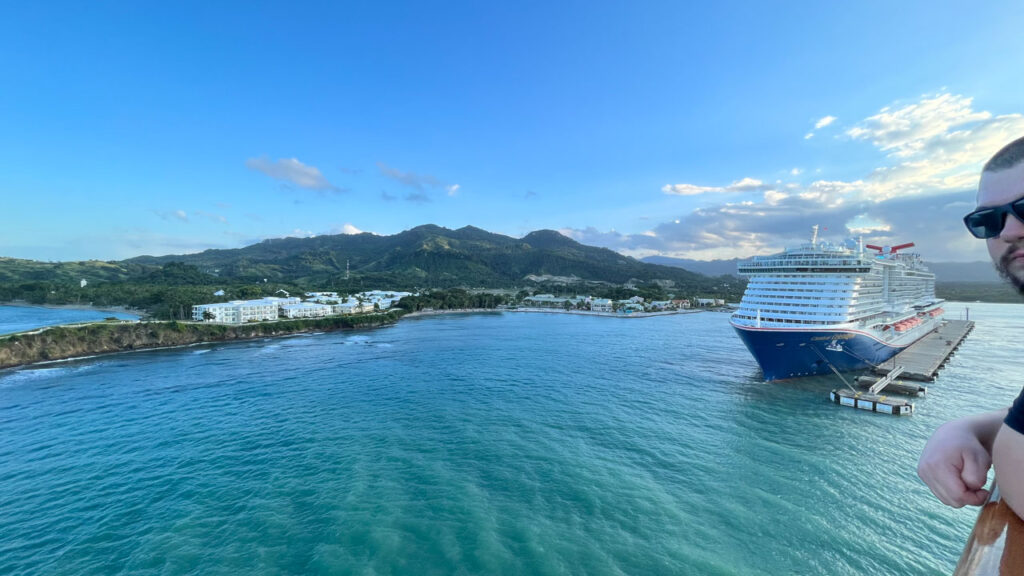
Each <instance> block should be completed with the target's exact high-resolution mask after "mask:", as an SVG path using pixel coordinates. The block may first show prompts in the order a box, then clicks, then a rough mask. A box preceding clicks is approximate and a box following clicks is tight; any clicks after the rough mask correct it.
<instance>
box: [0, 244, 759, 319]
mask: <svg viewBox="0 0 1024 576" xmlns="http://www.w3.org/2000/svg"><path fill="white" fill-rule="evenodd" d="M81 280H85V281H86V286H85V287H82V286H81V284H80V282H81ZM456 287H460V288H468V289H516V290H518V289H524V288H526V289H529V290H531V291H553V292H579V293H584V292H585V293H594V294H598V293H601V292H606V293H615V294H623V293H624V292H623V291H624V290H625V291H626V292H628V291H629V290H631V289H633V288H636V289H638V290H639V291H640V293H642V294H644V295H647V296H649V297H651V296H659V295H660V296H664V295H668V294H675V295H678V296H687V297H690V296H697V295H700V296H707V297H712V296H713V297H720V298H726V299H729V300H733V301H735V300H738V298H739V296H740V294H741V293H742V289H743V283H742V282H740V281H737V280H736V279H735V278H727V277H723V278H710V277H707V276H703V275H700V274H696V273H693V272H689V271H687V270H684V269H681V268H674V267H670V266H661V265H656V264H647V263H644V262H640V261H639V260H636V259H634V258H630V257H627V256H623V255H621V254H619V253H617V252H613V251H611V250H608V249H606V248H596V247H593V246H585V245H583V244H580V243H578V242H576V241H575V240H572V239H571V238H567V237H565V236H563V235H562V234H559V233H558V232H555V231H552V230H539V231H536V232H532V233H530V234H528V235H527V236H525V237H523V238H512V237H509V236H503V235H501V234H493V233H491V232H487V231H486V230H481V229H479V228H474V227H472V226H467V227H464V228H460V229H458V230H449V229H447V228H442V227H439V226H434V225H425V226H418V227H416V228H413V229H411V230H406V231H404V232H401V233H399V234H395V235H392V236H378V235H374V234H367V233H364V234H355V235H330V236H318V237H314V238H282V239H272V240H265V241H263V242H260V243H258V244H253V245H251V246H246V247H244V248H238V249H234V250H207V251H204V252H200V253H198V254H185V255H172V256H159V257H154V256H139V257H136V258H131V259H129V260H124V261H120V262H97V261H89V262H60V263H47V262H34V261H30V260H15V259H9V258H4V259H0V300H13V299H23V300H27V301H29V302H33V303H51V304H58V303H93V304H96V305H128V306H134V307H138V308H144V309H146V310H149V311H151V312H153V313H154V314H156V315H158V316H162V317H167V318H175V317H183V316H186V315H187V310H188V308H189V307H190V306H191V305H193V304H197V303H204V302H211V301H215V300H218V299H220V300H227V299H234V298H251V297H259V296H267V295H272V294H275V293H277V291H278V290H286V291H288V292H290V293H295V292H301V291H307V290H334V291H339V292H346V293H353V292H359V291H362V290H369V289H388V290H431V289H448V288H456ZM219 290H224V292H225V293H224V294H223V295H222V296H218V297H214V296H213V294H214V292H217V291H219Z"/></svg>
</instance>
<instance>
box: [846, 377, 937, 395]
mask: <svg viewBox="0 0 1024 576" xmlns="http://www.w3.org/2000/svg"><path fill="white" fill-rule="evenodd" d="M853 383H854V384H855V385H856V386H857V387H858V388H863V389H865V390H870V389H871V388H872V387H873V386H875V385H876V384H878V378H876V377H874V376H858V377H857V378H856V379H855V380H854V381H853ZM885 391H886V392H887V393H889V394H904V395H906V396H924V395H925V394H927V393H928V388H927V387H925V386H921V385H920V384H918V383H916V382H904V381H903V380H893V381H892V382H890V383H888V384H886V386H885Z"/></svg>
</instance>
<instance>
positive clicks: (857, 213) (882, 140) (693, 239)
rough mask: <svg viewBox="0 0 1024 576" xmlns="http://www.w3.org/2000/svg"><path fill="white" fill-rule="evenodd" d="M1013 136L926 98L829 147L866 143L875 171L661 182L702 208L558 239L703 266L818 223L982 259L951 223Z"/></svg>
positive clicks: (1011, 124) (848, 131) (763, 250)
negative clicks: (637, 229) (633, 228)
mask: <svg viewBox="0 0 1024 576" xmlns="http://www.w3.org/2000/svg"><path fill="white" fill-rule="evenodd" d="M836 120H837V119H836V118H835V117H833V116H826V117H824V118H822V119H820V120H818V121H817V123H816V128H824V127H827V126H832V127H838V126H837V124H836V122H835V121H836ZM1021 134H1024V116H1021V115H1020V114H1007V115H1002V116H996V115H993V114H991V113H989V112H987V111H977V110H974V109H973V107H972V99H971V98H968V97H965V96H961V95H955V94H949V93H940V94H936V95H926V96H922V97H921V98H920V99H919V100H917V101H915V102H911V103H909V104H902V105H891V106H887V107H884V108H882V109H881V110H880V111H879V112H878V113H877V114H874V115H872V116H870V117H868V118H865V119H863V120H861V121H860V122H857V123H855V124H853V125H851V126H848V127H846V128H845V129H844V130H843V131H842V134H841V136H837V139H838V140H839V142H838V143H837V145H846V146H855V145H863V143H867V144H869V145H871V146H872V147H873V148H874V150H875V151H876V153H877V154H878V157H879V159H878V162H877V164H876V166H875V167H874V168H872V169H870V170H869V171H868V172H866V173H864V174H863V175H861V176H860V177H859V178H857V179H854V180H843V179H819V180H814V181H811V182H809V183H803V182H800V181H791V182H784V181H781V180H776V181H775V182H771V183H766V182H764V181H762V180H761V179H758V178H755V177H752V176H742V177H740V178H737V179H735V180H733V181H732V183H731V184H728V185H723V186H707V185H696V184H691V183H680V184H670V185H665V186H664V187H663V188H662V189H661V190H662V192H663V193H664V194H666V195H670V196H682V197H687V199H688V200H689V201H691V202H693V201H695V200H702V199H703V200H707V201H708V203H707V204H706V205H703V206H699V207H696V208H692V209H690V211H689V212H688V213H685V214H680V215H679V216H678V217H676V218H674V219H672V220H670V221H668V222H664V223H661V224H658V225H656V226H654V227H653V228H651V229H649V230H647V231H645V232H643V233H640V234H621V233H618V232H615V231H614V230H613V231H607V232H605V231H600V230H597V229H595V228H591V227H588V228H584V229H574V228H566V229H563V230H561V232H562V233H563V234H565V235H566V236H569V237H571V238H573V239H575V240H577V241H579V242H582V243H585V244H592V245H597V246H604V247H607V248H611V249H613V250H617V251H619V252H622V253H624V254H628V255H631V256H638V257H642V256H648V255H653V254H662V255H666V256H673V257H679V258H692V259H698V260H709V259H719V258H734V257H747V256H751V255H755V254H767V253H772V252H777V251H779V250H781V249H783V248H784V247H786V246H790V245H793V244H795V243H799V242H802V241H804V240H805V239H806V237H808V235H809V234H810V227H811V226H812V225H813V224H819V225H821V226H822V228H827V229H828V234H829V235H831V236H837V235H838V236H843V237H849V236H856V235H864V236H866V237H870V238H871V239H872V240H873V241H874V242H883V243H899V242H903V241H915V242H917V243H918V245H919V247H920V248H921V249H922V253H923V254H925V256H926V257H928V254H942V255H943V257H942V259H954V260H967V259H970V260H974V259H982V258H985V257H986V256H985V253H984V247H983V246H981V245H979V244H978V243H975V242H970V239H969V238H968V237H967V234H966V232H964V231H963V230H962V224H961V223H960V216H962V214H963V213H966V212H967V211H969V210H970V209H971V207H972V206H973V194H974V189H975V188H976V186H977V179H978V173H979V171H980V169H981V166H982V164H983V163H984V162H985V161H986V160H987V159H988V158H989V157H990V156H991V155H992V154H994V153H995V152H996V151H997V150H998V149H999V148H1001V147H1002V146H1004V145H1005V144H1007V143H1009V142H1010V141H1012V140H1014V139H1015V138H1018V137H1020V136H1021ZM798 164H799V163H798ZM786 172H788V174H789V175H790V176H792V177H797V176H799V175H800V174H801V173H802V172H803V171H802V170H798V169H793V170H786ZM681 210H683V207H681Z"/></svg>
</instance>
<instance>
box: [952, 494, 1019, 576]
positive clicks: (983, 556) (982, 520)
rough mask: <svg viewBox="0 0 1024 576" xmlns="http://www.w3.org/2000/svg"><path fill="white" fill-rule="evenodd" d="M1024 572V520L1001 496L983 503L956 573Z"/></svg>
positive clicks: (967, 575) (965, 575) (966, 575)
mask: <svg viewBox="0 0 1024 576" xmlns="http://www.w3.org/2000/svg"><path fill="white" fill-rule="evenodd" d="M996 574H1002V575H1006V574H1024V520H1021V518H1020V517H1019V516H1017V514H1015V513H1014V512H1013V509H1012V508H1010V506H1009V505H1008V504H1007V503H1006V501H1005V500H1003V499H1002V498H1001V497H1000V496H999V488H998V486H996V485H995V483H993V485H992V496H991V497H990V498H989V500H988V502H987V503H985V505H984V506H982V507H981V511H980V512H979V513H978V519H977V520H976V521H975V522H974V529H973V530H972V531H971V535H970V536H969V537H968V538H967V544H966V545H965V546H964V551H963V553H962V554H961V555H960V561H959V562H958V563H957V565H956V570H955V571H954V572H953V576H994V575H996Z"/></svg>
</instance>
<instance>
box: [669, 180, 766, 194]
mask: <svg viewBox="0 0 1024 576" xmlns="http://www.w3.org/2000/svg"><path fill="white" fill-rule="evenodd" d="M769 188H771V186H770V185H766V184H765V183H764V182H762V181H760V180H757V179H754V178H741V179H740V180H737V181H735V182H733V183H732V184H730V185H728V186H721V187H719V186H697V185H695V184H666V185H665V186H662V187H661V191H662V192H664V193H665V194H673V195H676V196H697V195H699V194H706V193H708V192H717V193H734V192H755V191H759V190H767V189H769Z"/></svg>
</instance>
